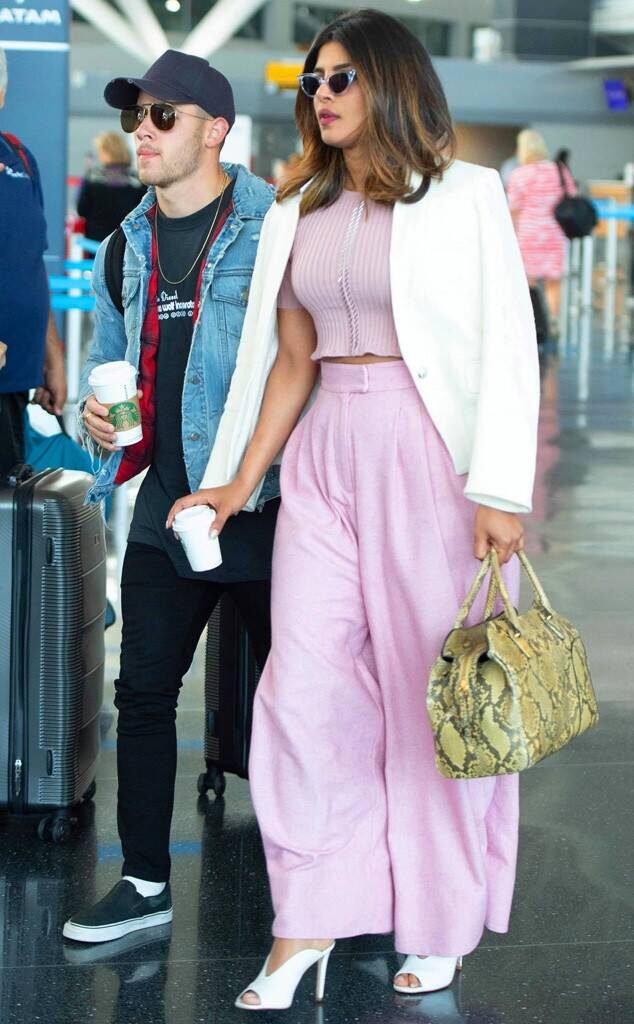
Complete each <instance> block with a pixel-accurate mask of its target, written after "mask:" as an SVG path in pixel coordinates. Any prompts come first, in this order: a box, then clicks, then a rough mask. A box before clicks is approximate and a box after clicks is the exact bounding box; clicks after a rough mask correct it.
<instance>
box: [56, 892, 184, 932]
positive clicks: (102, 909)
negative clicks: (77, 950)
mask: <svg viewBox="0 0 634 1024" xmlns="http://www.w3.org/2000/svg"><path fill="white" fill-rule="evenodd" d="M171 920H172V894H171V892H170V886H169V882H168V883H167V885H166V886H165V888H164V889H163V892H162V893H160V894H159V895H158V896H141V895H140V893H138V892H137V891H136V889H135V887H134V885H133V884H132V882H126V881H125V880H123V879H122V880H121V881H120V882H117V884H116V885H115V886H114V888H113V889H111V890H110V892H109V893H108V894H107V895H106V896H104V898H103V899H102V900H100V901H99V903H95V905H94V907H89V908H88V909H87V910H81V911H80V912H79V913H78V914H75V915H74V916H73V917H71V918H69V920H68V921H67V922H66V924H65V925H64V931H63V934H64V938H65V939H73V940H74V941H75V942H110V941H111V940H112V939H120V938H121V936H122V935H128V934H129V933H130V932H136V931H140V930H141V928H153V927H155V926H158V925H161V924H169V923H170V921H171Z"/></svg>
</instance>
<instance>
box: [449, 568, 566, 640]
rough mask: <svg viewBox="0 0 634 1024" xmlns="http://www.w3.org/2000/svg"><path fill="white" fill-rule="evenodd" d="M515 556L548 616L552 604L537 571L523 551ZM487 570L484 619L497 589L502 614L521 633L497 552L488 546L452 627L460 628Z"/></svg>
mask: <svg viewBox="0 0 634 1024" xmlns="http://www.w3.org/2000/svg"><path fill="white" fill-rule="evenodd" d="M517 556H518V558H519V560H520V563H521V565H522V568H523V569H524V571H525V572H526V575H527V576H528V579H529V581H530V584H531V587H532V589H533V592H534V594H535V597H536V598H537V601H538V603H539V605H540V606H541V607H542V608H543V610H544V611H545V612H546V615H547V617H550V616H551V615H552V614H553V609H552V606H551V604H550V601H549V600H548V598H547V597H546V594H545V592H544V588H543V587H542V585H541V583H540V582H539V580H538V578H537V573H536V572H535V570H534V569H533V567H532V565H531V563H530V562H529V560H528V558H527V556H526V555H525V554H524V552H523V551H518V552H517ZM489 570H490V571H491V582H490V586H489V595H488V597H487V610H488V614H487V613H486V610H485V619H487V618H488V617H489V615H490V614H491V611H492V610H493V601H492V600H491V598H492V596H493V600H494V599H495V590H498V591H499V594H500V597H501V599H502V605H503V608H504V614H505V615H506V617H507V619H508V620H509V622H510V623H511V625H512V626H513V628H514V629H515V631H516V632H517V633H521V632H522V630H521V626H520V621H519V617H518V614H517V612H516V610H515V608H514V607H513V605H512V603H511V599H510V597H509V593H508V590H507V589H506V584H505V582H504V579H503V577H502V573H501V572H500V560H499V557H498V553H497V551H496V550H495V548H489V551H488V553H487V555H486V557H485V558H484V559H483V561H482V564H481V566H480V568H479V569H478V572H477V574H476V577H475V579H474V581H473V583H472V584H471V588H470V590H469V593H468V594H467V596H466V598H465V599H464V601H463V603H462V605H461V607H460V611H459V612H458V614H457V616H456V619H455V622H454V625H453V628H454V629H460V627H461V626H462V625H464V622H465V619H466V618H467V615H468V614H469V612H470V611H471V608H472V606H473V603H474V601H475V599H476V597H477V595H478V592H479V591H480V588H481V586H482V584H483V582H484V579H485V577H486V575H487V573H488V572H489ZM494 588H495V589H494ZM489 606H490V607H489Z"/></svg>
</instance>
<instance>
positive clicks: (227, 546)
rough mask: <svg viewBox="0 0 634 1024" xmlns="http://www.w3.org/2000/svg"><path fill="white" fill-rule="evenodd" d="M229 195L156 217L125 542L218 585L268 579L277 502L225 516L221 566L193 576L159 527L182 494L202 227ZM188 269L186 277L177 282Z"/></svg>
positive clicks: (219, 214) (181, 572)
mask: <svg viewBox="0 0 634 1024" xmlns="http://www.w3.org/2000/svg"><path fill="white" fill-rule="evenodd" d="M232 192H233V182H232V183H231V184H230V185H228V186H227V188H226V189H225V192H224V195H223V196H222V197H221V198H220V199H215V200H214V201H213V202H212V203H210V204H209V205H208V206H205V207H204V208H203V209H202V210H198V211H197V212H196V213H193V214H191V215H190V216H188V217H178V218H171V217H165V216H164V215H163V214H162V213H160V211H159V212H158V217H157V225H156V229H157V237H158V253H159V275H158V317H159V332H160V343H159V347H158V357H157V367H156V383H155V414H156V421H155V436H154V452H153V456H152V464H151V465H150V467H149V469H148V471H147V474H146V476H145V479H144V480H143V483H142V484H141V487H140V489H139V494H138V496H137V500H136V505H135V509H134V515H133V518H132V525H131V527H130V534H129V540H130V541H134V542H136V543H140V544H151V545H152V546H153V547H161V548H163V549H164V550H165V551H166V552H167V554H168V555H169V557H170V559H171V561H172V563H173V564H174V566H175V568H176V570H177V572H178V574H179V575H180V576H185V577H193V578H196V579H201V578H202V579H210V580H219V581H225V582H229V581H240V580H244V581H247V580H256V579H267V578H268V577H269V576H270V563H271V553H272V548H273V533H274V530H275V519H276V513H277V507H278V505H279V502H278V501H270V502H267V504H266V506H265V509H264V511H263V512H262V513H252V512H242V513H240V514H239V515H237V516H234V517H232V519H231V520H230V521H229V522H228V523H227V525H226V527H225V529H224V530H223V532H222V536H221V538H220V546H221V550H222V559H223V561H222V565H221V566H219V567H218V568H217V569H212V570H210V571H209V572H208V573H195V572H194V571H193V570H192V569H191V568H190V565H189V562H188V561H187V557H186V555H185V552H184V551H183V549H182V547H181V545H180V543H179V542H178V541H177V540H176V538H175V536H174V534H173V532H172V531H171V530H169V531H168V530H166V529H165V520H166V518H167V513H168V512H169V510H170V508H171V507H172V505H173V504H174V502H175V501H176V499H177V498H182V497H183V495H184V494H189V493H190V487H189V481H188V479H187V472H186V469H185V461H184V457H183V442H182V394H183V384H184V380H185V371H186V369H187V362H188V360H189V352H190V348H191V341H192V334H193V330H194V319H193V314H194V307H195V302H196V289H197V286H198V280H199V277H200V270H201V263H202V262H203V261H204V260H205V259H206V257H207V252H208V249H209V244H206V239H207V238H208V236H209V234H210V228H211V226H212V223H213V221H214V218H216V223H217V222H218V220H220V219H221V218H222V215H223V212H224V211H225V210H226V209H227V207H228V206H229V205H230V203H231V197H232ZM219 203H221V208H220V209H218V205H219ZM201 249H202V252H201ZM197 255H198V259H197V260H196V262H195V265H194V266H193V267H192V263H193V262H194V260H195V259H196V256H197ZM190 267H192V269H191V271H190V273H189V274H187V276H186V277H185V279H184V280H181V278H182V277H183V275H184V274H186V273H187V270H188V269H189V268H190ZM173 282H178V283H177V284H174V283H173ZM208 301H210V300H209V299H208ZM207 343H208V342H207V340H206V344H207ZM200 386H201V387H202V382H201V385H200Z"/></svg>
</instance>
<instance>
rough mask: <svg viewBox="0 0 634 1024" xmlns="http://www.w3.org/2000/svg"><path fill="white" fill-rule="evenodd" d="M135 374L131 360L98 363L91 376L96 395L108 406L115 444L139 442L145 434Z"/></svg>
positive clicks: (89, 378)
mask: <svg viewBox="0 0 634 1024" xmlns="http://www.w3.org/2000/svg"><path fill="white" fill-rule="evenodd" d="M136 376H137V371H136V370H135V368H134V366H133V365H132V363H127V362H125V361H123V360H118V361H117V362H113V363H102V364H101V366H95V368H94V370H91V372H90V376H89V377H88V383H89V385H90V387H91V388H92V389H93V392H94V394H95V398H96V399H97V401H98V402H99V403H100V404H101V405H106V406H107V407H108V420H109V422H110V423H112V425H113V427H114V429H115V434H114V443H115V444H116V445H117V446H118V447H120V448H125V447H126V446H127V445H130V444H136V443H137V441H140V440H141V438H142V437H143V428H142V426H141V410H140V409H139V398H138V395H137V386H136Z"/></svg>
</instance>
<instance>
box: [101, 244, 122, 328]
mask: <svg viewBox="0 0 634 1024" xmlns="http://www.w3.org/2000/svg"><path fill="white" fill-rule="evenodd" d="M125 246H126V237H125V234H124V232H123V228H121V227H118V228H117V230H116V231H113V232H112V234H111V235H110V238H109V239H108V244H107V246H106V255H105V257H104V273H105V277H106V288H107V289H108V295H109V296H110V300H111V302H112V305H113V306H114V307H115V309H118V310H119V312H120V313H121V314H123V254H124V253H125Z"/></svg>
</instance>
